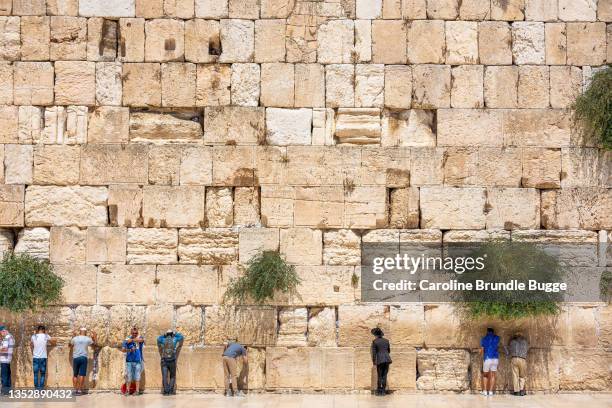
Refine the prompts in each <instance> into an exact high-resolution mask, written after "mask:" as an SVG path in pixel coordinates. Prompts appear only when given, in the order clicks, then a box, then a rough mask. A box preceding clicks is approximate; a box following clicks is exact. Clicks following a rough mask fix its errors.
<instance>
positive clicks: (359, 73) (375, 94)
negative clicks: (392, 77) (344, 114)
mask: <svg viewBox="0 0 612 408" xmlns="http://www.w3.org/2000/svg"><path fill="white" fill-rule="evenodd" d="M384 88H385V67H384V65H382V64H376V65H375V64H369V65H366V64H359V65H356V66H355V106H356V107H362V108H367V107H382V106H383V104H384V93H385V92H384Z"/></svg>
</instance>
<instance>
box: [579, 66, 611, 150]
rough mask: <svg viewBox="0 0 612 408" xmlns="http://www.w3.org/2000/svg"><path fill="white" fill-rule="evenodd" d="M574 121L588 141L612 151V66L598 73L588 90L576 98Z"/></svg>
mask: <svg viewBox="0 0 612 408" xmlns="http://www.w3.org/2000/svg"><path fill="white" fill-rule="evenodd" d="M574 119H575V121H576V124H577V125H578V126H579V127H580V128H581V129H582V131H583V132H584V136H585V138H586V139H587V140H592V141H596V142H598V143H601V145H602V146H603V147H604V148H605V149H608V150H611V149H612V66H608V67H606V68H604V69H602V70H601V71H598V72H596V73H595V74H594V75H593V79H592V80H591V84H590V85H589V87H588V88H587V90H586V91H585V92H584V93H583V94H581V95H579V96H578V97H577V98H576V102H575V103H574Z"/></svg>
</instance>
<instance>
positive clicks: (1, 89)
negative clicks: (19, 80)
mask: <svg viewBox="0 0 612 408" xmlns="http://www.w3.org/2000/svg"><path fill="white" fill-rule="evenodd" d="M13 86H14V82H13V65H12V64H11V63H9V62H2V63H0V103H2V104H3V105H12V104H13V94H14V92H13Z"/></svg>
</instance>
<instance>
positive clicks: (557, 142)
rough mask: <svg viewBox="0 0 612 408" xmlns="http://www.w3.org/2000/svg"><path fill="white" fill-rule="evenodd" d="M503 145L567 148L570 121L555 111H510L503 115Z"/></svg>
mask: <svg viewBox="0 0 612 408" xmlns="http://www.w3.org/2000/svg"><path fill="white" fill-rule="evenodd" d="M503 129H504V144H505V145H506V146H519V147H524V146H529V147H550V148H559V147H565V146H568V145H569V143H570V137H571V130H570V129H571V120H570V118H569V117H568V115H567V114H566V113H565V112H564V111H562V110H557V109H547V110H543V109H512V110H508V111H504V114H503Z"/></svg>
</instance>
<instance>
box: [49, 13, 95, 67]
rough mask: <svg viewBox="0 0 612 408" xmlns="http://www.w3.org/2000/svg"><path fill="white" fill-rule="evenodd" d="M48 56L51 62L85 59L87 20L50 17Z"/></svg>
mask: <svg viewBox="0 0 612 408" xmlns="http://www.w3.org/2000/svg"><path fill="white" fill-rule="evenodd" d="M50 26H51V41H50V44H49V54H50V57H51V60H53V61H59V60H85V59H87V19H86V18H82V17H69V16H52V17H51V24H50Z"/></svg>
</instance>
